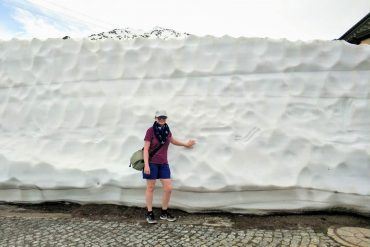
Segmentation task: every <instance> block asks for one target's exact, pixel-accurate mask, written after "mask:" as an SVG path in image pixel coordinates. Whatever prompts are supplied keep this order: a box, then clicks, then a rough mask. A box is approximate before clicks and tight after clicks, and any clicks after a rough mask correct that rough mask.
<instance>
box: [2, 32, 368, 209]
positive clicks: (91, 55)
mask: <svg viewBox="0 0 370 247" xmlns="http://www.w3.org/2000/svg"><path fill="white" fill-rule="evenodd" d="M0 89H1V90H0V94H1V95H0V170H1V172H0V201H8V202H43V201H55V200H66V201H73V202H79V203H88V202H89V203H91V202H95V203H117V204H124V205H137V206H144V203H145V200H144V189H145V181H143V179H142V178H141V174H140V173H139V172H136V171H135V170H133V169H132V168H130V167H128V163H129V158H130V155H131V154H132V153H133V152H134V151H136V150H137V149H139V148H141V147H142V145H143V138H144V135H145V131H146V130H147V128H149V127H150V126H151V125H152V123H153V117H154V112H155V110H156V109H166V110H167V112H168V113H169V119H168V123H169V126H170V127H171V130H172V132H173V135H174V137H175V138H177V139H180V140H187V139H190V138H193V139H196V140H197V142H198V143H197V145H196V146H195V148H194V149H191V150H189V149H185V148H182V147H174V146H170V149H169V160H170V165H171V169H172V176H173V180H174V181H173V187H174V191H173V194H172V199H171V206H172V207H176V208H181V209H184V210H187V211H201V210H224V211H231V212H242V213H269V212H273V211H279V210H283V211H290V210H293V211H294V210H312V209H313V210H316V209H326V208H332V207H340V208H346V209H349V210H354V211H357V212H362V213H369V212H370V114H369V113H370V102H369V98H370V46H354V45H350V44H347V43H345V42H342V41H312V42H307V43H306V42H288V41H286V40H270V39H259V38H237V39H235V38H231V37H222V38H214V37H209V36H206V37H195V36H190V37H188V38H186V39H182V40H161V39H155V40H148V39H134V40H124V41H123V40H121V41H119V40H101V41H91V40H88V39H84V40H72V39H68V40H62V39H48V40H45V41H40V40H37V39H33V40H31V41H19V40H11V41H7V42H0ZM158 185H159V186H158V187H159V188H157V190H156V192H155V193H156V195H155V205H157V206H159V205H160V200H161V189H160V183H159V182H158Z"/></svg>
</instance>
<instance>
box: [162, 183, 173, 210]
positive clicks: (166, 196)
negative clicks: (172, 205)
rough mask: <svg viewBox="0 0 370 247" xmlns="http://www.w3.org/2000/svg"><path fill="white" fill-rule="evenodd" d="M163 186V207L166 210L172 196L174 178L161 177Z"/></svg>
mask: <svg viewBox="0 0 370 247" xmlns="http://www.w3.org/2000/svg"><path fill="white" fill-rule="evenodd" d="M161 182H162V186H163V197H162V209H164V210H166V209H167V208H168V204H169V202H170V198H171V192H172V180H171V179H161Z"/></svg>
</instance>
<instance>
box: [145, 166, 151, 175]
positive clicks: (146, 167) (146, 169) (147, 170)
mask: <svg viewBox="0 0 370 247" xmlns="http://www.w3.org/2000/svg"><path fill="white" fill-rule="evenodd" d="M144 173H145V174H148V175H150V168H149V165H144Z"/></svg>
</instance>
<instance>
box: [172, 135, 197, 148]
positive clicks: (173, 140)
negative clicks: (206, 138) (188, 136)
mask: <svg viewBox="0 0 370 247" xmlns="http://www.w3.org/2000/svg"><path fill="white" fill-rule="evenodd" d="M171 143H172V144H173V145H176V146H183V147H187V148H191V147H193V145H194V144H195V141H194V140H189V141H187V142H180V141H178V140H176V139H175V138H173V137H171Z"/></svg>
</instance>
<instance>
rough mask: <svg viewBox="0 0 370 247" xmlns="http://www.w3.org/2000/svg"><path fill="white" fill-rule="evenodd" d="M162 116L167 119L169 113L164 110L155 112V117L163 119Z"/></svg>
mask: <svg viewBox="0 0 370 247" xmlns="http://www.w3.org/2000/svg"><path fill="white" fill-rule="evenodd" d="M161 116H164V117H167V112H166V111H163V110H162V111H156V112H155V117H161Z"/></svg>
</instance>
